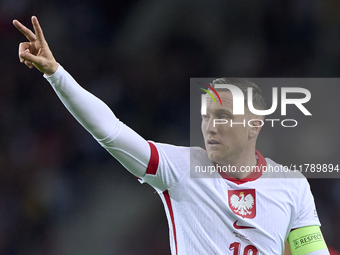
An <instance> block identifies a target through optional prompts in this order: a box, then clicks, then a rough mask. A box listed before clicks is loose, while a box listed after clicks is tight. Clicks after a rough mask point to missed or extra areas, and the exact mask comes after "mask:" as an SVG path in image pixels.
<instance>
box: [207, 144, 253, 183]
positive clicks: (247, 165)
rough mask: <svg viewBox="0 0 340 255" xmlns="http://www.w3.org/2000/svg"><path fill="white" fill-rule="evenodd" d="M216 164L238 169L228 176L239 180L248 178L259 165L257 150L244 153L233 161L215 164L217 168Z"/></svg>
mask: <svg viewBox="0 0 340 255" xmlns="http://www.w3.org/2000/svg"><path fill="white" fill-rule="evenodd" d="M216 164H219V165H220V166H227V167H228V166H231V167H233V169H236V171H230V172H228V175H230V176H231V177H232V178H235V179H238V180H239V179H243V178H246V177H247V176H248V175H249V174H251V173H252V169H253V168H254V167H255V166H256V165H257V158H256V154H255V148H252V149H249V150H245V151H243V152H242V153H241V154H240V155H238V157H235V158H234V159H232V160H228V162H223V163H222V162H221V163H215V162H214V165H215V166H216ZM229 169H230V168H229Z"/></svg>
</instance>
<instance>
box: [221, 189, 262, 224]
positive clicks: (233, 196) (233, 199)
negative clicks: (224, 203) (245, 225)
mask: <svg viewBox="0 0 340 255" xmlns="http://www.w3.org/2000/svg"><path fill="white" fill-rule="evenodd" d="M228 204H229V208H230V209H231V210H232V211H233V213H235V214H236V215H238V216H241V217H242V218H248V219H253V218H254V217H255V216H256V196H255V189H242V190H228Z"/></svg>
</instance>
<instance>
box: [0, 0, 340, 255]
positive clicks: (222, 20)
mask: <svg viewBox="0 0 340 255" xmlns="http://www.w3.org/2000/svg"><path fill="white" fill-rule="evenodd" d="M339 13H340V5H339V3H338V1H336V0H323V1H304V0H295V1H292V0H284V1H283V0H280V1H269V0H262V1H253V2H250V1H247V2H245V1H230V0H224V1H203V0H195V1H193V0H186V1H180V0H161V1H151V0H139V1H138V0H124V1H122V0H114V1H107V0H97V1H89V0H59V1H55V0H49V1H44V2H43V3H42V2H41V1H37V0H0V33H1V38H2V39H1V41H0V45H1V49H2V52H1V60H0V68H1V75H0V116H1V118H0V130H1V133H0V134H1V139H0V254H3V255H19V254H25V255H30V254H38V255H39V254H45V255H55V254H65V255H71V254H72V255H75V254H82V255H90V254H97V255H98V254H100V255H113V254H140V255H144V254H145V255H158V254H170V250H169V241H168V226H167V222H166V217H165V213H164V210H163V206H162V204H161V201H160V199H159V197H158V195H157V194H155V192H154V191H153V189H152V188H150V187H149V186H148V185H140V184H139V183H138V181H137V180H136V179H135V178H134V177H133V176H132V175H131V174H129V173H128V172H127V171H125V170H124V169H123V167H121V166H120V165H119V164H118V163H117V162H116V161H115V159H114V158H112V157H111V156H110V155H109V154H108V153H107V152H106V151H105V150H104V149H102V148H101V147H100V146H99V145H98V144H97V143H96V142H95V141H94V140H93V139H92V137H91V136H90V135H89V134H88V133H87V132H86V131H85V130H83V128H82V127H81V126H80V125H79V124H78V123H77V122H76V121H75V120H74V119H73V117H72V116H71V115H70V114H69V113H68V112H67V110H66V109H64V107H63V106H62V104H61V103H60V102H59V100H58V98H57V97H56V96H55V94H54V92H53V91H52V89H51V88H50V86H49V85H48V83H47V82H46V81H45V80H44V79H43V78H42V75H41V73H39V72H38V71H37V70H29V69H28V68H26V67H25V66H24V65H21V64H20V63H19V61H18V57H17V48H18V44H19V43H20V42H21V41H25V38H24V37H23V36H22V35H21V34H20V33H19V32H18V31H16V29H15V28H14V27H13V25H12V20H13V19H14V18H16V19H18V20H20V21H21V22H22V23H23V24H25V25H29V27H31V23H30V17H31V16H32V15H36V16H38V18H39V20H40V23H41V25H42V27H43V30H44V33H45V37H46V39H47V41H48V43H49V45H50V48H51V49H52V52H53V53H54V56H55V58H56V59H57V61H58V62H59V63H61V64H62V65H63V66H64V67H65V69H66V70H68V71H69V72H70V73H71V74H72V75H73V77H75V79H76V80H77V81H78V82H79V83H80V84H81V85H82V86H83V87H85V88H86V89H88V90H89V91H91V92H92V93H94V94H95V95H97V96H98V97H99V98H101V99H102V100H103V101H105V102H106V103H107V104H108V105H109V106H110V107H111V108H112V109H113V110H114V112H115V114H116V115H117V116H118V117H119V118H120V119H121V120H122V121H123V122H125V123H126V124H127V125H129V126H131V127H132V128H133V129H134V130H136V131H137V132H138V133H139V134H141V135H142V136H143V137H144V138H146V139H149V140H154V141H160V142H166V143H172V144H177V145H189V125H190V124H189V97H190V96H189V86H188V85H189V78H190V77H219V76H233V77H235V76H236V77H339V75H340V16H339ZM338 92H340V87H339V90H338ZM330 103H331V102H330ZM321 107H325V108H326V107H332V104H329V105H328V104H325V105H323V106H321ZM338 110H339V109H337V108H336V109H334V115H332V116H328V117H334V118H337V119H338V118H339V117H338ZM312 128H313V129H311V130H312V131H310V130H309V132H307V133H306V134H308V135H304V136H302V137H300V136H299V137H288V138H285V139H291V143H292V144H293V143H294V141H299V143H300V142H301V143H302V142H303V141H310V139H314V137H311V134H312V135H314V134H315V136H317V135H319V134H320V132H321V133H322V132H323V130H320V129H318V122H316V123H315V126H314V127H312ZM300 135H301V134H300ZM325 135H328V136H331V137H333V140H334V144H332V145H329V144H324V146H319V148H318V149H319V150H320V151H322V155H334V156H333V158H332V160H334V161H335V162H338V158H339V157H338V155H337V153H339V152H340V150H339V146H338V144H339V129H338V127H337V126H333V127H330V128H329V129H328V130H327V133H326V134H325ZM280 139H284V138H280ZM297 139H298V140H297ZM303 139H305V140H303ZM286 151H287V148H284V147H277V148H275V149H273V148H272V149H271V150H270V151H262V153H263V154H264V155H266V154H269V153H270V157H271V158H273V159H275V160H277V158H278V157H281V156H282V155H283V156H284V155H285V152H286ZM289 151H290V152H293V153H295V155H301V157H303V158H304V159H308V151H300V150H299V148H298V146H294V144H293V145H292V146H291V147H290V148H289ZM320 160H321V161H322V158H320ZM310 184H311V188H312V191H313V194H314V197H315V200H316V204H317V209H318V212H319V217H320V219H321V223H322V224H323V226H322V230H323V233H324V236H325V238H326V241H327V243H328V244H329V245H332V246H333V247H334V248H336V249H340V243H339V241H338V237H339V235H340V217H339V216H340V195H339V194H340V179H318V180H316V179H311V180H310Z"/></svg>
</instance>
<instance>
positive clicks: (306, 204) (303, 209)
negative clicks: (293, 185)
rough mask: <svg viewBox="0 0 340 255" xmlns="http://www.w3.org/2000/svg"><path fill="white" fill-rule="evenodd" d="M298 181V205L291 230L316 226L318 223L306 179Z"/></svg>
mask: <svg viewBox="0 0 340 255" xmlns="http://www.w3.org/2000/svg"><path fill="white" fill-rule="evenodd" d="M298 180H299V205H298V208H297V215H296V217H295V220H294V222H293V225H292V229H296V228H300V227H306V226H312V225H318V226H320V225H321V224H320V221H319V218H318V215H317V212H316V208H315V203H314V197H313V195H312V192H311V190H310V186H309V184H308V181H307V179H306V178H298Z"/></svg>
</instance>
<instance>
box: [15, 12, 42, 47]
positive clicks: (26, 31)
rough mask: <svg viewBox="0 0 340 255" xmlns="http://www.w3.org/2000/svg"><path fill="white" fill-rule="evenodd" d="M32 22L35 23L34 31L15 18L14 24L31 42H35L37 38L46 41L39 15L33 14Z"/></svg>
mask: <svg viewBox="0 0 340 255" xmlns="http://www.w3.org/2000/svg"><path fill="white" fill-rule="evenodd" d="M32 24H33V29H34V32H35V33H33V32H32V31H31V30H30V29H28V28H27V27H25V26H24V25H23V24H21V23H20V22H19V21H18V20H13V25H14V26H15V27H16V28H17V29H18V30H19V31H20V32H21V33H22V34H23V35H24V36H26V38H27V39H28V40H29V41H30V42H34V41H36V40H38V41H40V42H41V43H44V42H45V38H44V34H43V31H42V29H41V27H40V24H39V21H38V19H37V17H35V16H32Z"/></svg>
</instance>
